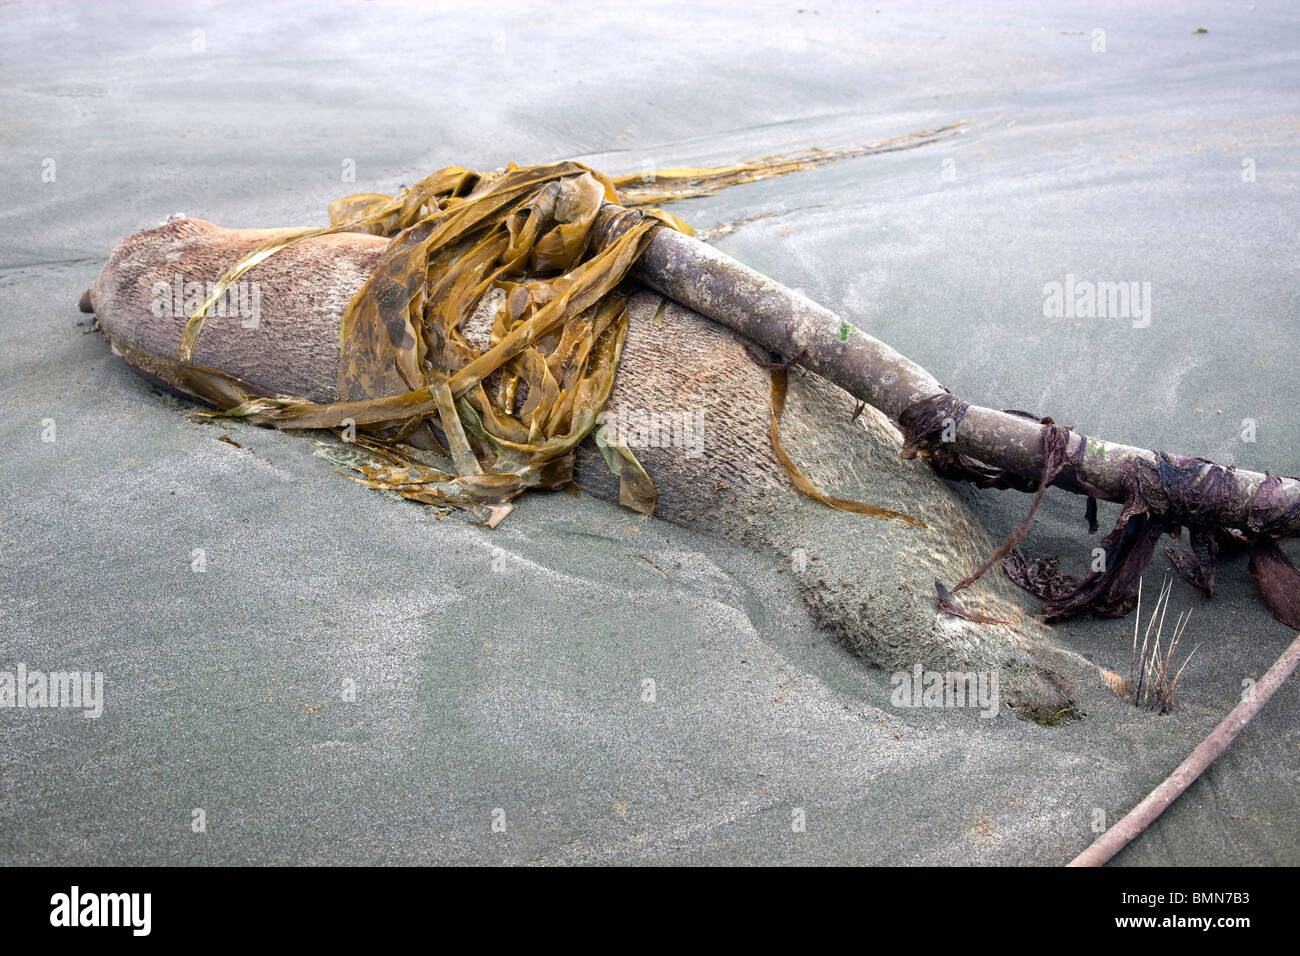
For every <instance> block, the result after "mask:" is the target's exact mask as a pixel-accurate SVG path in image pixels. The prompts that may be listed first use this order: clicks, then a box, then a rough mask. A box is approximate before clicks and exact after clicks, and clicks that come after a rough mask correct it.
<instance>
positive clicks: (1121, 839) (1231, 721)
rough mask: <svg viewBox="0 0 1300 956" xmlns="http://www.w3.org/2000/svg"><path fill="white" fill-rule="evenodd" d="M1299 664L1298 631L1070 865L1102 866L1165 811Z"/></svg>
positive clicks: (1235, 736) (1226, 746) (1239, 731)
mask: <svg viewBox="0 0 1300 956" xmlns="http://www.w3.org/2000/svg"><path fill="white" fill-rule="evenodd" d="M1297 664H1300V635H1297V636H1296V639H1295V640H1294V641H1292V642H1291V646H1290V647H1288V648H1287V649H1286V650H1285V651H1283V652H1282V656H1281V657H1279V658H1278V659H1277V662H1276V663H1274V664H1273V666H1272V667H1270V668H1269V669H1268V673H1266V674H1265V675H1264V676H1263V677H1261V678H1260V679H1259V681H1258V682H1257V683H1256V684H1255V686H1254V688H1253V693H1252V694H1250V695H1249V696H1248V697H1247V698H1246V699H1245V700H1243V701H1242V702H1241V703H1240V704H1238V705H1237V706H1236V707H1234V708H1232V711H1231V713H1229V714H1228V716H1227V717H1225V718H1223V721H1222V722H1221V723H1220V724H1219V726H1217V727H1215V728H1214V730H1212V731H1211V732H1210V735H1209V736H1208V737H1206V738H1205V740H1203V741H1202V742H1201V743H1200V744H1199V745H1198V746H1197V748H1196V749H1195V750H1193V751H1192V753H1191V755H1190V756H1189V757H1188V758H1187V759H1186V760H1184V761H1183V762H1182V763H1181V764H1179V765H1178V769H1177V770H1175V771H1174V772H1173V773H1171V774H1170V775H1169V776H1168V777H1167V778H1166V779H1165V781H1164V782H1163V783H1161V784H1160V786H1158V787H1156V788H1155V789H1154V790H1152V791H1151V793H1150V794H1149V795H1148V796H1147V798H1146V799H1145V800H1143V801H1142V802H1141V803H1139V804H1138V805H1137V806H1136V807H1134V808H1133V809H1132V810H1130V811H1129V812H1128V814H1127V815H1126V816H1125V817H1124V818H1123V819H1122V820H1120V821H1119V822H1118V823H1116V824H1115V825H1114V826H1113V827H1111V828H1110V829H1109V830H1107V831H1106V832H1105V833H1103V834H1102V835H1101V836H1099V837H1098V838H1097V840H1096V842H1095V843H1093V844H1092V846H1090V847H1088V849H1086V850H1084V851H1083V852H1082V853H1080V854H1079V855H1078V856H1076V857H1075V858H1074V859H1073V860H1071V861H1070V864H1069V865H1070V866H1101V865H1102V864H1103V863H1105V862H1106V861H1107V860H1109V859H1110V858H1111V857H1113V856H1114V855H1115V854H1116V853H1118V852H1119V851H1120V850H1122V849H1124V847H1125V846H1127V845H1128V844H1129V842H1130V841H1132V840H1133V838H1134V837H1136V836H1137V835H1138V834H1140V833H1141V832H1142V831H1143V830H1145V829H1146V828H1147V827H1148V826H1150V825H1151V822H1152V821H1153V820H1155V818H1156V817H1158V816H1160V814H1161V813H1163V812H1164V809H1165V807H1167V806H1169V804H1171V803H1173V802H1174V801H1175V800H1177V799H1178V797H1179V796H1180V795H1181V794H1182V792H1183V791H1184V790H1186V789H1187V788H1188V787H1190V786H1191V785H1192V782H1193V781H1195V780H1196V778H1197V777H1199V776H1200V775H1201V774H1202V773H1203V772H1204V771H1205V768H1206V767H1208V766H1209V765H1210V764H1212V763H1213V762H1214V761H1215V759H1216V758H1217V757H1218V756H1219V755H1220V754H1221V753H1223V752H1224V751H1225V750H1227V749H1228V745H1229V744H1230V743H1232V742H1233V741H1234V740H1235V739H1236V738H1237V735H1238V734H1239V733H1241V732H1242V731H1243V730H1244V729H1245V727H1246V725H1247V724H1248V723H1250V719H1251V718H1252V717H1254V716H1255V715H1256V714H1257V713H1259V710H1260V708H1261V707H1263V706H1264V705H1265V704H1266V703H1268V699H1269V698H1270V697H1272V696H1273V694H1274V693H1275V692H1276V691H1277V689H1278V688H1279V687H1281V686H1282V684H1283V683H1285V682H1286V680H1287V678H1289V677H1290V676H1291V675H1292V674H1293V673H1294V672H1295V669H1296V665H1297Z"/></svg>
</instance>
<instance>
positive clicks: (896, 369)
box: [598, 204, 1300, 534]
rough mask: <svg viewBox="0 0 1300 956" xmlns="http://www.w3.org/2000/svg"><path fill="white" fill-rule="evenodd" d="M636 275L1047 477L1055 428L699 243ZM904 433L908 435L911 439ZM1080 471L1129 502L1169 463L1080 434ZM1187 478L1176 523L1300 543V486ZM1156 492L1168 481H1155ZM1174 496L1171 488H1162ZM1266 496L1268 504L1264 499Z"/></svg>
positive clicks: (607, 220)
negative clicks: (1047, 444)
mask: <svg viewBox="0 0 1300 956" xmlns="http://www.w3.org/2000/svg"><path fill="white" fill-rule="evenodd" d="M636 215H638V213H635V212H630V211H628V210H624V209H622V208H621V207H619V206H615V205H613V204H608V205H606V207H605V208H604V210H603V211H602V220H601V221H600V222H599V223H598V228H600V229H607V230H615V229H618V228H619V221H620V220H622V219H624V217H626V216H636ZM634 274H635V275H636V277H637V278H638V279H640V280H641V281H642V282H644V283H645V284H646V285H648V286H650V287H651V288H653V289H655V290H656V291H658V292H660V293H662V294H663V295H665V296H667V297H669V298H670V299H673V300H674V301H676V302H680V303H681V304H682V305H685V306H688V307H690V308H691V309H694V310H695V311H696V312H699V313H700V314H702V315H705V316H707V317H709V318H710V319H713V320H714V321H715V322H719V323H721V324H722V325H725V326H728V327H730V328H732V329H735V330H736V331H737V332H739V333H741V334H742V335H744V336H746V337H747V338H749V339H752V340H753V341H755V342H757V343H759V344H760V345H762V346H764V347H765V348H768V349H770V350H772V351H773V352H776V353H778V354H780V355H782V356H785V357H787V358H790V357H794V356H802V357H801V358H800V362H799V364H801V365H803V366H804V367H806V368H808V369H809V370H811V371H814V372H816V373H817V374H819V375H821V376H822V377H824V378H826V379H828V380H829V381H831V382H834V383H835V384H836V385H839V386H840V387H841V388H843V389H844V390H845V391H847V392H848V393H849V394H851V395H853V396H854V397H856V398H858V399H859V400H861V401H865V402H867V403H868V404H870V405H871V406H873V407H874V408H877V409H879V410H880V411H882V412H884V413H885V414H886V415H887V416H888V417H889V418H890V419H891V420H892V421H894V422H896V423H899V422H902V423H906V421H907V417H908V414H909V410H914V409H916V408H918V407H919V406H921V405H922V404H923V403H927V402H929V403H931V404H932V405H933V404H935V403H946V404H949V405H950V407H952V408H954V409H956V410H957V411H956V413H955V414H954V415H953V416H952V418H953V419H955V420H954V421H952V422H951V425H952V426H953V427H950V428H949V429H948V431H949V433H950V434H948V435H946V436H944V437H945V440H946V439H950V445H951V451H952V452H955V453H957V454H961V455H966V456H968V457H970V458H973V459H976V460H978V461H979V462H982V463H983V464H984V465H987V466H990V467H992V468H996V469H1003V470H1005V471H1006V472H1009V473H1011V474H1014V475H1016V476H1019V477H1020V478H1021V479H1022V480H1023V482H1024V484H1025V485H1026V486H1029V485H1032V484H1033V483H1035V482H1036V481H1037V480H1038V478H1039V476H1040V474H1041V472H1042V468H1043V447H1044V445H1043V437H1044V434H1045V432H1046V430H1047V426H1046V425H1044V424H1042V423H1040V422H1039V421H1036V420H1034V419H1033V418H1029V417H1025V416H1023V415H1017V414H1011V413H1008V412H1004V411H998V410H996V409H992V408H986V407H983V406H980V405H973V404H972V405H966V404H965V403H964V402H961V401H960V400H959V399H957V398H956V397H955V396H951V395H949V393H948V392H947V390H946V389H945V388H944V387H943V386H942V385H941V384H940V383H939V381H938V380H937V379H936V378H935V377H934V376H933V375H931V374H930V373H929V372H927V371H926V370H925V369H923V368H922V367H921V366H919V365H917V364H916V363H915V362H913V361H911V360H909V359H908V358H906V357H905V356H903V355H901V354H899V352H897V351H896V350H895V349H893V348H891V347H890V346H889V345H887V344H885V343H884V342H881V341H880V340H878V339H876V338H874V337H872V336H871V335H869V334H868V333H866V332H863V331H862V330H861V329H858V328H856V327H855V326H854V325H852V324H851V323H850V322H848V321H847V320H846V319H844V318H842V317H841V316H839V315H836V314H835V313H834V312H832V311H831V310H829V309H827V308H825V307H824V306H821V305H818V304H817V303H816V302H813V301H812V300H811V299H809V298H808V297H807V296H805V295H803V294H801V293H799V292H796V291H794V290H792V289H788V288H786V287H785V286H783V285H781V284H780V283H779V282H776V281H775V280H773V279H771V278H768V277H767V276H765V275H762V274H761V273H759V272H756V271H755V270H753V269H751V268H749V267H748V266H746V265H744V264H742V263H740V262H738V261H737V260H735V259H733V258H731V257H730V256H728V255H727V254H725V253H723V252H720V251H718V250H717V249H714V248H713V247H711V246H709V245H706V244H705V243H703V242H700V241H698V240H696V239H693V238H691V237H689V236H686V235H684V234H682V233H680V232H675V231H673V230H671V229H660V230H658V231H657V233H656V234H655V236H654V238H653V239H652V240H651V242H650V244H649V247H648V248H647V249H646V250H645V252H644V253H643V254H642V255H641V258H640V260H639V261H638V263H637V266H636V267H635V270H634ZM905 431H906V429H905ZM1066 454H1067V456H1068V457H1070V458H1072V459H1073V460H1074V461H1075V462H1076V463H1077V467H1075V468H1069V469H1065V470H1064V471H1062V472H1061V474H1060V475H1059V476H1057V477H1056V478H1055V480H1054V481H1053V484H1055V485H1057V486H1059V487H1062V488H1065V489H1067V490H1070V491H1074V492H1078V493H1081V494H1087V495H1090V496H1092V497H1096V498H1102V499H1105V500H1109V501H1120V502H1124V501H1128V500H1129V499H1130V497H1131V495H1132V491H1133V482H1134V480H1135V475H1142V474H1145V475H1150V476H1157V471H1158V469H1159V468H1160V466H1161V464H1162V456H1160V455H1159V454H1157V453H1156V452H1154V451H1150V450H1148V449H1145V448H1136V447H1134V446H1132V445H1124V444H1120V443H1118V442H1112V441H1105V440H1102V439H1098V438H1093V437H1089V436H1087V435H1083V434H1080V433H1077V432H1072V433H1071V434H1070V437H1069V446H1068V448H1067V449H1066ZM1164 461H1165V462H1166V463H1167V462H1173V463H1174V465H1175V466H1176V467H1177V468H1178V469H1179V470H1180V473H1181V476H1182V480H1181V481H1180V487H1178V488H1165V489H1164V491H1166V492H1168V493H1169V496H1170V497H1171V499H1172V500H1171V501H1170V505H1171V508H1172V509H1173V512H1174V514H1175V515H1176V514H1177V510H1178V509H1179V508H1180V507H1183V508H1184V509H1185V510H1187V511H1191V512H1194V514H1195V518H1196V523H1198V524H1201V525H1203V526H1212V527H1223V528H1239V529H1241V530H1243V531H1247V532H1251V533H1259V532H1267V533H1272V534H1295V533H1300V480H1297V479H1295V478H1278V477H1275V476H1271V475H1268V474H1267V473H1266V474H1260V473H1258V472H1254V471H1247V470H1244V469H1237V468H1224V467H1222V466H1220V465H1216V464H1214V463H1212V462H1208V461H1204V460H1202V459H1185V458H1181V457H1179V456H1172V455H1170V456H1164ZM1225 479H1230V481H1231V484H1232V485H1235V491H1233V490H1232V488H1231V486H1230V485H1229V486H1227V487H1228V489H1229V492H1230V493H1227V494H1224V493H1219V494H1217V495H1216V496H1215V497H1214V500H1212V501H1206V500H1203V499H1202V498H1201V497H1200V496H1199V495H1198V492H1200V491H1201V490H1202V489H1203V488H1205V487H1206V486H1208V485H1210V484H1215V485H1217V486H1218V490H1219V491H1220V492H1222V489H1223V487H1225V485H1226V481H1225ZM1153 480H1160V479H1159V477H1158V476H1157V477H1156V478H1155V479H1153ZM1163 483H1164V484H1168V482H1167V481H1165V482H1163ZM1261 490H1262V491H1263V493H1262V494H1261Z"/></svg>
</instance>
